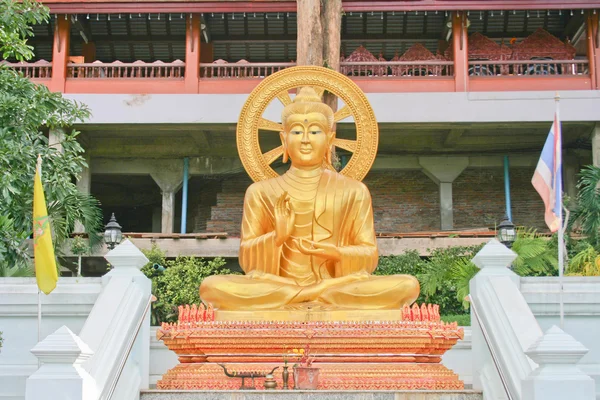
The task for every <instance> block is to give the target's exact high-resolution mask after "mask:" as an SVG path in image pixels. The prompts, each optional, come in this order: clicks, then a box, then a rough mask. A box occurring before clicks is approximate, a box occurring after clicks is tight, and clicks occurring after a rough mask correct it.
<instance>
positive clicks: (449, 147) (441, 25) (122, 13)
mask: <svg viewBox="0 0 600 400" xmlns="http://www.w3.org/2000/svg"><path fill="white" fill-rule="evenodd" d="M44 3H45V4H46V5H47V6H48V7H49V8H50V11H51V13H52V18H51V20H50V21H49V23H48V24H43V25H37V26H35V27H34V31H35V37H34V38H32V39H31V40H30V43H31V44H32V45H33V46H34V52H35V59H33V60H30V61H29V62H27V63H16V62H13V61H12V60H7V62H11V63H12V65H13V66H14V68H16V69H18V70H19V71H22V72H23V74H25V75H26V76H28V77H29V78H31V79H32V80H33V81H35V82H36V83H41V84H44V85H47V86H48V87H49V88H50V89H51V90H53V91H59V92H62V93H64V95H65V96H66V97H68V98H70V99H74V100H77V101H81V102H83V103H85V104H87V105H88V106H89V107H90V109H91V112H92V117H91V118H90V119H89V120H88V121H86V122H85V123H84V124H81V125H79V126H76V128H77V129H78V130H80V131H81V136H80V140H81V143H82V145H83V146H84V148H85V150H86V158H87V160H88V162H89V165H90V168H89V169H87V170H86V171H85V173H84V174H83V176H82V177H81V180H80V181H79V186H80V188H81V190H82V191H85V192H89V193H91V194H93V195H94V196H95V197H96V198H98V199H99V200H100V202H101V203H102V209H103V213H104V219H105V222H108V219H109V217H110V215H111V213H114V214H115V215H116V217H117V220H118V221H119V223H120V224H121V225H122V226H123V229H124V231H125V232H131V234H129V236H130V237H132V238H133V239H134V242H135V243H136V244H137V245H138V246H140V247H142V248H144V247H145V248H148V247H149V246H150V244H151V242H157V243H158V244H159V246H160V247H161V248H163V249H164V250H166V251H167V254H168V255H169V256H176V255H179V254H185V255H198V256H224V257H227V258H231V259H233V260H235V259H236V258H237V251H238V248H239V239H238V236H239V232H240V222H241V214H242V203H243V198H244V192H245V190H246V188H247V187H248V185H249V184H250V183H251V180H250V178H249V177H248V175H247V174H246V172H245V171H244V168H243V167H242V164H241V162H240V159H239V157H238V152H237V147H236V141H235V135H236V125H237V121H238V117H239V114H240V111H241V108H242V105H243V104H244V101H245V100H246V98H247V96H248V94H249V93H250V92H251V91H252V89H253V88H254V87H256V86H257V85H258V84H259V83H260V82H261V81H262V80H263V79H264V78H265V77H266V76H269V75H271V74H273V73H275V72H277V71H280V70H282V69H284V68H288V67H290V66H294V65H296V64H297V60H298V55H297V51H298V48H299V46H300V45H299V42H300V40H301V39H302V37H303V34H302V33H299V29H300V27H302V26H304V25H305V24H306V23H307V21H303V18H309V17H310V15H307V14H304V13H302V12H299V8H298V5H297V4H296V1H286V0H266V1H264V0H263V1H253V0H246V1H227V0H221V1H204V0H195V1H190V2H177V1H169V0H159V1H135V2H133V1H121V0H119V1H111V0H101V1H94V2H88V1H83V0H79V1H77V0H69V1H64V0H46V1H45V2H44ZM599 13H600V2H590V1H582V0H581V1H571V2H558V1H554V0H530V1H527V2H523V1H516V0H510V1H466V0H458V1H456V0H428V1H422V2H413V1H400V0H382V1H377V2H371V1H353V0H343V1H342V11H341V13H340V15H338V16H337V17H339V19H340V20H341V26H340V36H341V43H340V48H339V60H324V64H326V66H330V65H332V64H333V65H337V64H339V71H340V72H341V73H343V74H345V75H347V76H348V77H350V78H351V79H352V80H354V81H355V82H356V83H357V84H358V85H359V86H360V87H361V89H363V91H364V92H365V93H366V96H367V98H368V100H369V101H370V103H371V105H372V107H373V109H374V111H375V116H376V118H377V120H378V123H379V129H380V140H379V148H378V154H377V158H376V161H375V164H374V165H373V168H372V169H371V171H370V172H369V174H368V175H367V177H366V178H365V180H364V183H365V184H366V185H367V186H368V187H369V189H370V191H371V193H372V198H373V207H374V216H375V229H376V231H377V234H378V235H379V236H380V237H379V245H380V249H381V253H382V254H398V253H401V252H402V251H404V250H405V249H407V248H417V249H419V250H420V251H422V252H425V251H426V249H427V248H430V247H434V246H437V245H449V244H472V243H480V242H482V241H483V240H487V239H488V238H489V236H493V234H494V228H495V226H497V225H498V224H499V223H500V221H502V220H503V218H504V215H505V213H506V212H507V210H508V213H509V215H510V217H511V219H512V221H513V222H514V223H515V224H516V225H519V226H527V227H534V228H538V229H540V230H542V231H545V230H546V227H545V224H544V210H543V208H544V206H543V203H542V201H541V199H540V197H539V195H538V194H537V193H536V192H535V190H534V188H533V186H532V185H531V177H532V175H533V172H534V169H535V166H536V164H537V162H538V159H539V156H540V152H541V149H542V146H543V144H544V142H545V140H546V137H547V134H548V131H549V129H550V126H551V124H552V120H553V118H554V112H555V108H556V105H555V104H556V102H555V96H556V93H558V95H559V96H560V101H559V104H560V117H561V120H562V122H563V124H562V133H563V160H564V173H563V174H564V185H563V187H564V188H565V192H566V193H567V194H568V195H569V196H571V197H575V195H576V192H577V189H576V183H577V174H578V172H579V170H580V168H581V167H582V166H585V165H590V164H595V165H597V166H600V122H598V121H600V114H598V110H600V96H599V92H598V88H599V86H600V31H599V29H598V16H599ZM341 106H342V105H340V107H341ZM281 109H282V106H281V104H275V102H274V103H273V104H272V105H271V106H270V107H269V108H268V109H267V111H266V113H265V118H269V119H271V120H274V121H278V118H280V117H279V114H280V112H281ZM60 135H61V132H59V131H51V132H49V136H50V141H51V142H56V141H60ZM337 137H338V138H341V139H346V141H345V142H343V143H352V140H355V139H356V136H355V126H354V124H353V122H352V121H351V120H350V121H348V120H344V121H343V122H342V123H339V124H338V125H337ZM260 145H261V149H262V150H263V151H264V152H265V153H267V152H269V151H270V150H272V149H274V148H275V147H277V146H279V145H280V143H279V137H278V135H277V134H276V133H273V132H268V131H265V132H261V142H260ZM352 151H353V147H352V145H351V144H348V145H345V146H340V147H338V149H337V151H336V158H337V160H336V163H337V166H338V167H339V168H343V166H344V165H345V163H347V162H348V160H349V159H350V157H351V156H352ZM270 161H271V160H270ZM272 161H273V163H272V164H271V165H272V166H273V167H274V168H275V169H276V170H284V169H285V168H287V164H283V163H282V160H281V157H279V158H278V159H275V160H272ZM186 184H187V185H186ZM184 186H185V188H184ZM507 187H508V189H509V190H508V191H507V190H506V189H507ZM184 189H185V190H184Z"/></svg>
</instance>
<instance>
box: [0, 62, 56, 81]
mask: <svg viewBox="0 0 600 400" xmlns="http://www.w3.org/2000/svg"><path fill="white" fill-rule="evenodd" d="M2 63H3V64H4V65H8V66H9V67H11V68H13V69H15V70H16V71H17V72H21V73H22V74H23V76H25V77H26V78H31V79H39V78H42V79H43V78H51V77H52V63H51V62H49V61H46V60H39V61H36V62H34V63H26V62H18V63H10V62H2Z"/></svg>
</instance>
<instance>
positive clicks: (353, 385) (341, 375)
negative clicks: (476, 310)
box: [157, 305, 463, 390]
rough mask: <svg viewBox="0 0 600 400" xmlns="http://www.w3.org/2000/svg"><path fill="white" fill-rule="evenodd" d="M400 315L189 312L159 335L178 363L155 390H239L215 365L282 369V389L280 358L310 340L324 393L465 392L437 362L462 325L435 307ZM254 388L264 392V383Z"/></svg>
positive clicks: (236, 382)
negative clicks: (243, 317) (219, 317)
mask: <svg viewBox="0 0 600 400" xmlns="http://www.w3.org/2000/svg"><path fill="white" fill-rule="evenodd" d="M398 314H399V319H398V320H392V321H335V322H331V321H215V320H214V313H212V311H209V312H206V310H198V309H196V308H195V307H192V309H190V308H187V310H186V309H184V310H183V311H182V312H181V311H180V321H179V322H178V323H175V324H163V326H162V327H161V328H160V329H159V330H158V331H157V338H158V339H159V340H163V341H164V342H165V344H166V345H167V346H168V347H169V349H171V350H173V351H175V352H176V353H177V354H178V356H179V361H180V364H179V365H178V366H176V367H175V368H173V369H171V370H169V371H168V372H167V373H166V374H165V375H164V376H163V378H162V379H161V380H160V381H158V383H157V388H158V389H203V390H207V389H213V390H219V389H221V390H226V389H228V390H230V389H237V388H239V386H240V383H241V381H240V379H237V378H228V377H226V376H225V375H224V373H223V369H222V368H221V367H220V366H218V365H216V363H224V364H225V365H227V369H228V370H230V371H231V370H233V371H236V372H237V373H245V372H251V371H255V372H256V371H258V372H266V371H270V370H271V369H272V368H273V367H275V366H280V368H279V369H278V370H277V371H276V372H275V377H276V378H277V380H278V382H279V383H278V388H281V387H282V382H281V371H282V367H283V355H284V354H286V353H289V352H290V350H291V349H292V348H303V347H305V345H306V344H307V343H309V344H310V349H311V355H312V356H314V362H313V366H315V367H319V368H321V371H320V378H319V389H328V390H362V389H369V390H373V389H379V390H409V389H427V390H442V389H446V390H447V389H463V383H462V381H460V380H459V379H458V376H457V375H456V374H454V373H453V372H452V371H450V370H448V369H447V368H446V367H444V366H443V365H442V364H440V361H441V356H442V355H443V354H444V353H445V352H446V350H448V349H450V348H451V347H452V346H453V345H454V344H455V343H456V342H457V340H458V339H460V338H462V337H463V330H462V328H459V327H457V325H456V323H452V324H447V323H444V322H441V321H440V319H439V314H438V313H437V306H434V307H432V306H431V305H429V306H425V305H423V306H421V307H417V306H414V307H413V308H412V309H408V308H405V309H404V310H403V311H402V312H400V311H398ZM182 317H183V318H182ZM291 364H293V360H290V363H289V365H290V372H291V369H292V368H291ZM292 382H293V379H292V378H291V377H290V380H289V384H290V386H292ZM255 383H256V387H257V388H262V387H263V382H262V379H256V382H255Z"/></svg>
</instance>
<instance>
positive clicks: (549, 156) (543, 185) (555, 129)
mask: <svg viewBox="0 0 600 400" xmlns="http://www.w3.org/2000/svg"><path fill="white" fill-rule="evenodd" d="M561 150H562V134H561V129H560V120H559V118H558V110H557V111H556V113H555V114H554V123H553V124H552V127H551V128H550V133H549V134H548V138H547V139H546V143H545V144H544V148H543V149H542V155H541V156H540V161H538V165H537V167H536V168H535V172H534V174H533V178H532V179H531V183H532V184H533V187H534V188H535V190H537V192H538V193H539V194H540V196H542V200H544V205H545V206H546V213H545V219H546V225H548V228H550V231H551V232H556V231H557V230H558V229H559V228H560V227H561V221H562V152H561Z"/></svg>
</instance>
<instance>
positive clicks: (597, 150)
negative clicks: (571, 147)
mask: <svg viewBox="0 0 600 400" xmlns="http://www.w3.org/2000/svg"><path fill="white" fill-rule="evenodd" d="M592 160H593V162H594V167H600V122H596V126H595V127H594V129H593V130H592Z"/></svg>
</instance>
